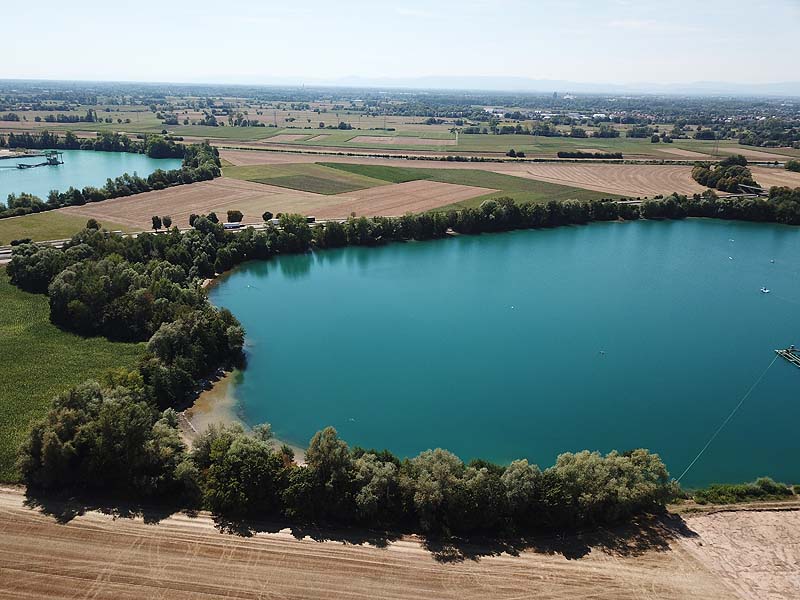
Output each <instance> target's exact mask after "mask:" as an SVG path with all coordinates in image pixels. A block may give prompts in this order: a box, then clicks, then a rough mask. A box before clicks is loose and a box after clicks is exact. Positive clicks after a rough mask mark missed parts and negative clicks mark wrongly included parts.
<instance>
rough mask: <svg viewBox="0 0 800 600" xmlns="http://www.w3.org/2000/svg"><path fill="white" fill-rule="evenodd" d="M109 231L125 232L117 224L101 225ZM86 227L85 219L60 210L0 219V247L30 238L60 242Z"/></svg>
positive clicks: (105, 223)
mask: <svg viewBox="0 0 800 600" xmlns="http://www.w3.org/2000/svg"><path fill="white" fill-rule="evenodd" d="M101 225H102V226H103V227H105V228H106V229H108V230H110V231H126V230H127V229H126V228H125V227H124V226H123V225H119V224H117V223H108V222H104V223H101ZM85 226H86V217H80V216H77V215H72V214H69V213H67V212H63V211H60V210H50V211H47V212H41V213H36V214H32V215H25V216H23V217H11V218H8V219H0V245H6V244H9V243H11V241H12V240H21V239H24V238H31V239H32V240H33V241H37V242H38V241H43V240H62V239H65V238H68V237H72V235H73V234H74V233H76V232H78V231H80V230H81V229H83V228H84V227H85Z"/></svg>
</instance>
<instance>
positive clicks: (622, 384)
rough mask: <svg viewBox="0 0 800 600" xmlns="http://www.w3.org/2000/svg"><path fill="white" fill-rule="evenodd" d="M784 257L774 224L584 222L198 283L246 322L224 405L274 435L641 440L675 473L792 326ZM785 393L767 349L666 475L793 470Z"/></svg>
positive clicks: (439, 441) (309, 260) (468, 450)
mask: <svg viewBox="0 0 800 600" xmlns="http://www.w3.org/2000/svg"><path fill="white" fill-rule="evenodd" d="M799 257H800V229H792V228H789V227H782V226H773V225H756V224H747V223H734V222H723V221H704V220H689V221H684V222H638V223H624V224H618V223H610V224H594V225H590V226H586V227H568V228H560V229H553V230H546V231H519V232H513V233H505V234H498V235H483V236H475V237H471V236H463V237H459V238H456V239H449V240H442V241H433V242H426V243H409V244H395V245H389V246H386V247H383V248H377V249H375V248H373V249H365V248H347V249H342V250H335V251H325V252H319V253H314V254H308V255H304V256H287V257H283V258H281V259H279V260H273V261H271V262H253V263H248V264H246V265H244V266H242V267H241V268H239V269H238V270H236V271H235V272H233V273H232V274H231V275H230V276H229V277H228V278H226V279H225V280H224V281H222V282H221V283H220V284H219V285H218V286H216V287H214V288H213V290H212V292H211V298H212V300H213V302H214V303H215V304H217V305H221V306H225V307H228V308H230V309H231V310H232V311H233V312H234V314H236V316H237V317H238V318H239V319H240V320H241V321H242V323H243V325H244V326H245V328H246V330H247V353H248V359H249V364H248V367H247V369H246V370H245V372H244V374H243V379H242V383H241V384H240V385H239V386H238V387H237V388H236V390H235V393H236V395H237V398H238V400H239V402H240V407H239V408H240V411H241V414H242V417H243V418H244V420H245V421H247V422H248V423H250V424H255V423H259V422H264V421H268V422H270V423H272V425H273V427H274V430H275V432H276V434H277V436H278V437H279V438H281V439H285V440H288V441H291V442H294V443H298V444H302V445H305V444H306V443H307V442H308V440H309V438H310V437H311V435H312V434H313V433H314V432H315V431H316V430H318V429H320V428H322V427H324V426H326V425H333V426H335V427H336V428H337V429H338V430H339V432H340V434H341V435H342V436H343V437H344V439H346V440H347V441H348V442H350V443H351V444H352V445H356V444H358V445H362V446H365V447H376V448H383V447H388V448H389V449H391V450H392V451H394V452H396V453H398V454H399V455H403V456H409V455H415V454H417V453H418V452H420V451H422V450H425V449H427V448H430V447H436V446H441V447H444V448H448V449H450V450H452V451H454V452H456V453H457V454H459V455H460V456H461V457H462V458H464V459H469V458H474V457H483V458H487V459H492V460H495V461H500V462H508V461H510V460H512V459H514V458H519V457H527V458H528V459H530V460H532V461H535V462H537V463H539V464H540V465H543V466H547V465H550V464H552V462H553V461H554V459H555V457H556V456H557V455H558V454H559V453H561V452H564V451H577V450H581V449H584V448H589V449H597V450H601V451H603V452H606V451H608V450H611V449H619V450H625V449H630V448H636V447H647V448H650V449H651V450H653V451H656V452H659V453H660V454H661V455H662V457H663V458H664V460H665V461H666V463H667V466H668V467H669V469H670V471H671V472H672V473H673V475H676V476H677V475H678V474H680V472H681V471H683V469H684V468H685V466H686V465H687V464H688V463H689V462H690V461H691V459H692V458H693V457H694V456H695V455H696V454H697V452H698V451H699V450H700V448H701V447H702V446H703V444H705V442H706V440H707V439H708V438H709V436H710V435H711V434H712V433H713V431H714V430H715V429H716V428H717V427H718V425H719V424H720V423H721V422H722V420H723V419H724V418H725V417H726V416H727V415H728V413H729V412H730V411H731V410H732V409H733V407H734V406H735V405H736V404H737V402H738V401H739V399H740V398H741V397H742V396H743V395H744V394H745V392H747V390H748V388H749V387H750V386H751V385H752V384H753V382H754V381H755V380H756V379H757V377H758V376H759V375H760V374H761V373H762V371H763V370H764V369H765V368H766V367H767V365H768V364H769V363H770V361H772V359H773V357H774V353H773V349H775V348H779V347H785V346H788V345H789V344H790V343H796V344H799V345H800V327H798V325H800V263H799V262H798V258H799ZM771 260H774V261H775V262H774V263H772V262H770V261H771ZM762 286H767V287H768V288H770V289H771V290H772V293H770V294H762V293H760V288H761V287H762ZM601 352H602V353H601ZM799 392H800V369H798V368H796V367H793V366H791V365H789V364H787V363H786V362H785V361H783V360H782V359H781V360H779V361H778V362H776V363H775V364H774V365H773V367H772V368H771V369H770V371H769V372H768V373H767V375H766V376H765V378H764V379H763V381H762V383H761V384H760V385H759V386H758V387H757V388H756V390H755V391H754V392H753V394H752V396H751V397H750V398H749V399H748V400H747V401H746V402H745V404H744V405H743V406H742V408H741V410H740V411H739V412H738V413H737V414H736V415H735V416H734V418H733V419H732V420H731V422H730V423H729V424H728V426H727V427H726V428H725V429H724V430H723V431H722V433H721V434H720V435H719V437H718V438H717V439H716V441H715V442H714V443H713V444H712V445H711V447H710V448H709V449H708V451H707V452H706V453H705V455H704V456H703V457H702V458H701V459H700V460H699V461H698V462H697V464H696V465H695V467H694V468H693V470H692V471H690V472H689V474H688V475H687V476H686V478H685V479H684V483H685V484H687V485H690V486H692V485H703V484H707V483H710V482H713V481H726V482H733V481H745V480H750V479H753V478H754V477H756V476H759V475H763V474H769V475H772V476H774V477H776V478H779V479H784V480H790V481H795V482H797V481H800V461H799V460H798V456H800V393H799Z"/></svg>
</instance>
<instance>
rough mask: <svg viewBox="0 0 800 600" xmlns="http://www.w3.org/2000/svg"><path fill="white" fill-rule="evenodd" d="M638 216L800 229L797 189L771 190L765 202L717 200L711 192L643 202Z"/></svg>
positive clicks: (674, 195)
mask: <svg viewBox="0 0 800 600" xmlns="http://www.w3.org/2000/svg"><path fill="white" fill-rule="evenodd" d="M639 212H640V215H641V217H642V218H645V219H683V218H686V217H706V218H711V219H733V220H737V221H755V222H761V223H783V224H786V225H800V188H795V189H792V188H787V187H773V188H772V189H771V190H770V191H769V196H768V197H767V198H755V197H748V198H740V197H736V198H725V197H721V198H720V197H717V195H716V194H714V193H713V192H711V191H710V190H709V192H706V193H704V194H702V195H698V194H695V195H694V196H691V197H687V196H679V195H677V194H673V195H671V196H667V197H666V198H661V199H658V200H648V201H645V202H643V203H642V205H641V209H640V211H639Z"/></svg>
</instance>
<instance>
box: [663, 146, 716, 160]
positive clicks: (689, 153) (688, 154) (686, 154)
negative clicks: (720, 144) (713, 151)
mask: <svg viewBox="0 0 800 600" xmlns="http://www.w3.org/2000/svg"><path fill="white" fill-rule="evenodd" d="M657 150H658V151H659V152H664V153H665V154H672V155H674V156H679V157H681V158H696V159H697V160H711V155H710V154H704V153H702V152H695V151H694V150H683V149H682V148H669V147H667V146H661V147H659V148H657Z"/></svg>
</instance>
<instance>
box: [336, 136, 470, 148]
mask: <svg viewBox="0 0 800 600" xmlns="http://www.w3.org/2000/svg"><path fill="white" fill-rule="evenodd" d="M348 141H349V142H353V143H356V144H381V145H383V144H386V145H387V146H455V145H456V141H455V140H449V139H444V140H437V139H433V138H421V137H411V136H383V135H358V136H356V137H354V138H351V139H350V140H348Z"/></svg>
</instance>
